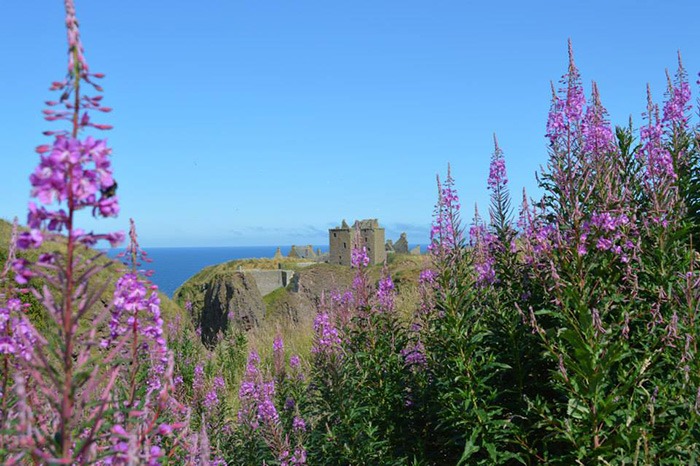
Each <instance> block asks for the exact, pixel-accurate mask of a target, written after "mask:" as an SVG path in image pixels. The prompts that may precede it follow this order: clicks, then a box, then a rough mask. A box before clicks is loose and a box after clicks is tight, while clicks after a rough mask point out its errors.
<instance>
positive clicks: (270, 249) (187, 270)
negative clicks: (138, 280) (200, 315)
mask: <svg viewBox="0 0 700 466" xmlns="http://www.w3.org/2000/svg"><path fill="white" fill-rule="evenodd" d="M319 248H321V251H323V252H328V245H325V246H314V251H317V250H318V249H319ZM144 249H145V251H146V252H147V253H148V257H149V258H151V259H152V260H153V262H151V263H150V264H143V268H144V269H151V270H153V272H154V273H153V276H152V277H151V280H152V281H153V283H155V284H156V285H158V288H160V290H161V291H162V292H163V293H165V294H166V295H168V296H172V295H173V293H174V292H175V290H176V289H177V287H179V286H180V285H182V284H183V283H185V282H186V281H187V279H188V278H190V277H191V276H193V275H195V274H196V273H197V272H199V271H200V270H202V269H203V268H204V267H207V266H210V265H216V264H221V263H223V262H228V261H232V260H234V259H249V258H272V257H273V256H274V255H275V251H276V250H277V246H240V247H227V248H144ZM290 249H291V246H286V247H285V246H282V248H281V250H282V255H284V256H286V255H287V254H288V253H289V250H290ZM119 252H120V250H116V249H112V250H110V251H108V255H109V256H110V257H115V256H116V255H117V254H118V253H119Z"/></svg>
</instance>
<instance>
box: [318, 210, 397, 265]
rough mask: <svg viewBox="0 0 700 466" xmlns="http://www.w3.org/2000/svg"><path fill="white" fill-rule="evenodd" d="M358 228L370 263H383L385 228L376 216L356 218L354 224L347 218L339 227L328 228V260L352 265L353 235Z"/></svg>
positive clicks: (333, 262)
mask: <svg viewBox="0 0 700 466" xmlns="http://www.w3.org/2000/svg"><path fill="white" fill-rule="evenodd" d="M356 229H358V230H359V238H358V239H359V241H360V246H364V247H365V248H366V249H367V256H368V257H369V263H370V265H374V264H381V263H383V262H384V260H385V259H386V250H385V249H384V228H382V227H380V226H379V221H378V220H377V219H376V218H371V219H366V220H356V221H355V223H354V224H353V226H352V227H351V226H349V225H348V224H347V222H345V220H343V223H342V224H341V225H340V226H339V227H337V228H331V229H329V230H328V242H329V246H330V253H329V258H328V262H330V263H331V264H338V265H348V266H349V265H351V262H350V260H351V252H352V247H353V237H354V236H355V231H356Z"/></svg>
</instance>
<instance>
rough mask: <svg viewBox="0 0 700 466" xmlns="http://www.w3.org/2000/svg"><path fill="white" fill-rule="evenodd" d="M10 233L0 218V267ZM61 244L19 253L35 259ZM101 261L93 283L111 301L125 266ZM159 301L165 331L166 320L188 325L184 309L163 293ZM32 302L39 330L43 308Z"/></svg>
mask: <svg viewBox="0 0 700 466" xmlns="http://www.w3.org/2000/svg"><path fill="white" fill-rule="evenodd" d="M11 235H12V224H11V223H9V222H7V221H6V220H3V219H0V269H1V268H2V267H3V266H4V264H5V260H6V258H7V251H8V248H9V243H10V237H11ZM61 247H62V245H61V244H60V243H56V242H51V243H48V244H45V245H42V247H41V248H40V249H39V250H37V251H22V252H21V253H20V254H21V255H22V256H23V257H26V258H28V259H30V260H33V259H36V258H37V257H38V255H39V254H41V253H43V252H47V251H51V250H60V249H61ZM96 253H97V252H96V251H94V250H92V249H87V248H83V249H82V250H81V251H79V254H80V255H81V257H83V258H87V257H92V256H93V255H94V254H96ZM100 261H101V262H102V263H107V262H109V263H110V265H109V267H107V269H105V270H103V271H102V272H100V273H99V274H98V275H97V276H96V282H95V283H100V284H103V283H106V284H107V287H106V289H105V291H104V293H103V297H102V300H103V301H105V302H111V300H112V298H111V297H112V295H113V293H114V285H115V283H116V281H117V279H118V278H119V276H120V275H121V274H123V273H124V270H125V267H124V266H123V265H122V264H120V263H119V262H116V261H112V260H110V259H108V258H107V257H103V258H102V259H100ZM32 285H33V286H34V287H39V286H40V283H38V282H37V283H34V282H33V283H32ZM159 296H160V302H161V312H162V315H163V320H164V321H165V323H166V325H165V327H166V328H165V329H164V330H165V332H167V331H168V328H167V327H168V325H167V323H168V322H174V321H175V320H177V319H180V320H181V321H182V322H183V323H184V324H185V325H189V322H188V321H189V319H188V318H187V317H186V313H185V311H184V310H183V309H182V308H181V307H180V306H178V305H177V304H175V303H174V302H173V301H172V300H170V298H168V297H167V296H166V295H165V294H163V293H160V292H159ZM31 301H32V302H33V304H32V308H31V310H30V312H29V316H30V318H31V319H32V321H33V324H34V325H35V326H36V327H37V328H38V329H39V330H41V328H43V325H44V324H43V322H42V320H43V319H44V317H42V313H43V310H42V309H41V306H40V305H39V304H38V303H37V302H36V301H35V300H33V299H31ZM86 325H90V323H89V322H86Z"/></svg>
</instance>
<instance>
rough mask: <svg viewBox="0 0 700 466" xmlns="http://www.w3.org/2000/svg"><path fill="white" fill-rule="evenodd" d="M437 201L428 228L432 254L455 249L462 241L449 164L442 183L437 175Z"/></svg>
mask: <svg viewBox="0 0 700 466" xmlns="http://www.w3.org/2000/svg"><path fill="white" fill-rule="evenodd" d="M437 185H438V202H437V204H436V206H435V213H434V215H433V226H432V228H431V229H430V246H428V251H430V253H431V254H433V256H436V257H437V256H441V255H445V254H448V253H450V252H452V251H454V250H455V249H457V248H458V247H459V246H460V245H461V242H462V231H461V228H460V226H459V209H460V204H459V196H458V194H457V190H456V189H455V187H454V179H453V178H452V172H451V169H450V166H449V165H448V166H447V179H446V180H445V183H444V185H443V184H441V183H440V177H439V176H438V177H437Z"/></svg>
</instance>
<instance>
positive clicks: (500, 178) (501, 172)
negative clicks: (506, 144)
mask: <svg viewBox="0 0 700 466" xmlns="http://www.w3.org/2000/svg"><path fill="white" fill-rule="evenodd" d="M493 142H494V146H495V149H494V152H493V156H492V157H491V164H490V165H489V177H488V180H487V185H488V189H490V190H491V191H494V192H495V191H498V190H499V189H502V188H503V187H504V186H505V185H506V184H508V175H507V174H506V161H505V159H504V158H503V151H502V150H501V148H500V147H499V146H498V140H497V139H496V136H495V135H494V136H493Z"/></svg>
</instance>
